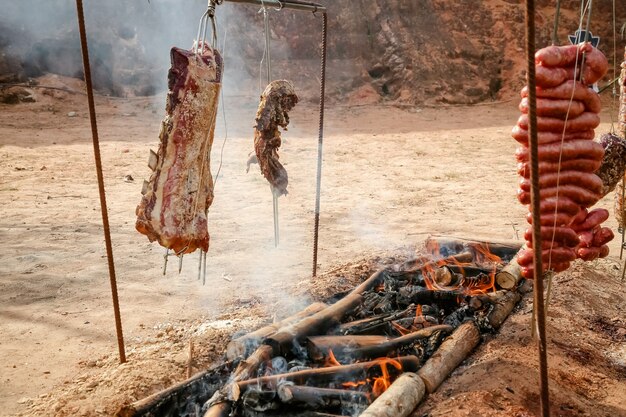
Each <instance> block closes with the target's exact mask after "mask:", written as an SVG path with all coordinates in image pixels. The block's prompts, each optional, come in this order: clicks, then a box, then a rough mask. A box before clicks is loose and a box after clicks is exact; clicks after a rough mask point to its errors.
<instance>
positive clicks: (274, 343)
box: [265, 270, 384, 355]
mask: <svg viewBox="0 0 626 417" xmlns="http://www.w3.org/2000/svg"><path fill="white" fill-rule="evenodd" d="M383 278H384V270H379V271H377V272H375V273H374V274H372V275H371V276H370V277H369V278H368V279H367V280H365V281H364V282H363V283H361V285H359V286H358V287H356V288H355V289H354V290H353V291H352V292H351V293H350V294H348V295H346V296H345V297H344V298H342V299H341V300H339V301H337V302H336V303H335V304H332V305H330V306H328V307H326V308H325V309H323V310H322V311H320V312H318V313H315V314H313V315H312V316H309V317H307V318H305V319H303V320H301V321H299V322H298V323H295V324H292V325H290V326H287V327H285V328H282V329H281V330H280V331H278V332H277V333H276V334H274V335H272V336H270V337H269V338H267V339H266V340H265V343H267V344H268V345H270V346H271V347H272V349H273V351H274V353H275V354H280V355H285V354H289V353H291V350H292V347H293V344H294V342H302V340H303V339H304V338H306V337H308V336H313V335H319V334H323V333H325V332H326V331H327V330H328V329H330V328H331V327H333V326H336V325H338V324H339V323H340V322H341V319H343V318H344V317H345V316H346V315H347V314H348V313H350V312H351V311H353V310H354V309H355V308H357V307H358V306H359V305H361V303H362V302H363V295H362V294H363V293H364V292H366V291H369V290H371V289H372V288H375V287H376V286H377V285H379V284H380V283H381V282H382V281H383Z"/></svg>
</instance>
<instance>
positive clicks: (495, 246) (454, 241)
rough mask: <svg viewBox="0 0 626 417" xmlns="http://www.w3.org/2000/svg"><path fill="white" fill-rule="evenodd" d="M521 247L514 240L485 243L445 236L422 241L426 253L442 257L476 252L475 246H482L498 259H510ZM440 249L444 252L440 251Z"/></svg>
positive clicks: (484, 241) (520, 244)
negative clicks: (469, 250) (464, 252)
mask: <svg viewBox="0 0 626 417" xmlns="http://www.w3.org/2000/svg"><path fill="white" fill-rule="evenodd" d="M522 245H523V243H522V242H518V241H514V240H500V241H486V240H475V239H465V238H461V237H456V236H445V235H433V236H429V237H428V238H427V239H426V240H425V241H424V246H425V247H426V249H427V250H428V251H430V252H433V253H435V254H437V255H442V256H445V254H446V253H450V252H452V253H458V252H462V251H466V250H468V249H471V250H472V251H476V247H477V246H482V247H484V248H486V249H488V250H489V252H490V253H492V254H494V255H496V256H498V257H500V258H510V257H512V256H513V255H515V254H516V253H517V251H519V249H520V248H521V247H522ZM442 248H444V249H446V250H445V251H442V250H441V249H442Z"/></svg>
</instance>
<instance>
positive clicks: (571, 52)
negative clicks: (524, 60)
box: [535, 43, 593, 67]
mask: <svg viewBox="0 0 626 417" xmlns="http://www.w3.org/2000/svg"><path fill="white" fill-rule="evenodd" d="M592 50H593V46H592V45H591V44H590V43H579V44H577V45H564V46H557V45H551V46H547V47H545V48H541V49H540V50H538V51H537V52H535V62H536V63H537V64H541V65H545V66H548V67H569V66H572V65H574V64H575V63H576V62H577V61H580V60H581V59H582V57H583V52H585V53H590V52H591V51H592Z"/></svg>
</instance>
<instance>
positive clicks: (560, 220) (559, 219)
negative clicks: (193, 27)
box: [526, 212, 572, 227]
mask: <svg viewBox="0 0 626 417" xmlns="http://www.w3.org/2000/svg"><path fill="white" fill-rule="evenodd" d="M526 221H527V222H528V224H533V214H532V213H530V212H529V213H528V214H526ZM539 221H540V224H541V225H542V226H555V227H563V226H567V225H568V224H569V223H570V222H571V221H572V216H571V215H569V214H566V213H557V214H556V215H555V214H554V212H553V213H545V214H541V215H540V216H539Z"/></svg>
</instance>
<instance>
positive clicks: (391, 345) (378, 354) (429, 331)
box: [349, 324, 454, 360]
mask: <svg viewBox="0 0 626 417" xmlns="http://www.w3.org/2000/svg"><path fill="white" fill-rule="evenodd" d="M452 330H454V329H453V328H452V326H447V325H445V324H440V325H435V326H430V327H427V328H425V329H422V330H418V331H416V332H412V333H409V334H406V335H404V336H400V337H396V338H395V339H391V340H388V341H386V342H383V343H380V344H379V345H373V346H362V347H359V348H356V349H354V350H352V351H351V352H349V354H350V357H351V358H352V360H360V359H373V358H382V357H387V356H393V355H394V354H397V353H398V350H399V349H400V348H403V347H405V346H409V345H411V344H413V343H415V342H417V341H418V340H423V339H428V338H429V337H431V336H432V335H433V334H434V333H436V332H442V333H445V334H447V333H451V332H452Z"/></svg>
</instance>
